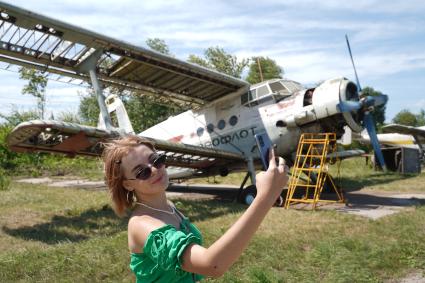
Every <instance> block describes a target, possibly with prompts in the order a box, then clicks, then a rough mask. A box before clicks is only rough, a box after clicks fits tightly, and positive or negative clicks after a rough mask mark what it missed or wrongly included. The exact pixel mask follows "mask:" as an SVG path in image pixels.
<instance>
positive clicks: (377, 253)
mask: <svg viewBox="0 0 425 283" xmlns="http://www.w3.org/2000/svg"><path fill="white" fill-rule="evenodd" d="M331 170H336V168H335V167H334V168H332V169H331ZM333 172H336V171H333ZM334 175H335V174H334ZM241 176H242V175H239V176H238V175H233V176H231V177H229V179H227V180H226V179H224V180H223V179H221V178H217V179H216V180H215V181H216V182H226V181H227V182H228V183H235V184H238V181H239V182H240V180H241V178H242V177H241ZM229 180H230V181H229ZM201 181H202V180H201ZM203 181H204V182H208V181H209V182H212V179H211V178H210V180H203ZM339 181H340V182H341V184H343V186H344V187H346V189H347V190H359V189H363V190H376V191H385V192H422V193H425V185H424V181H425V174H421V175H418V176H401V175H398V174H390V173H387V174H384V173H379V172H373V171H371V170H370V169H369V168H368V167H366V166H364V160H363V159H357V160H350V161H344V163H343V166H342V168H341V178H340V180H339ZM175 203H176V204H177V206H178V207H179V208H180V209H181V210H182V211H183V212H184V213H185V214H186V215H188V216H189V217H190V218H191V219H192V220H193V221H194V222H195V224H196V225H197V226H198V227H199V228H200V230H201V231H202V232H203V235H204V238H205V244H206V245H207V246H208V245H209V244H211V243H212V242H213V241H214V240H216V239H217V238H218V237H219V236H220V235H221V234H222V233H223V232H224V231H225V230H226V229H227V228H228V227H229V226H230V225H231V224H232V223H233V222H234V221H235V220H236V219H237V218H238V217H239V215H240V214H241V213H242V212H243V211H244V209H245V207H244V206H242V205H239V204H235V203H230V202H224V201H218V200H183V199H181V200H177V201H175ZM0 219H1V221H0V224H1V230H0V282H16V281H18V282H58V281H59V282H88V281H90V282H98V281H102V282H122V281H123V282H131V281H134V277H133V275H132V274H131V273H130V271H129V268H128V263H129V256H128V250H127V243H126V242H127V235H126V219H120V218H117V217H116V216H115V215H114V214H113V212H112V210H111V208H110V206H109V199H108V195H107V193H106V192H105V191H98V190H85V189H71V188H52V187H47V186H44V185H28V184H22V183H17V182H12V185H11V188H10V189H9V190H6V191H0ZM424 239H425V206H416V207H414V208H413V209H410V210H406V211H404V212H401V213H398V214H394V215H390V216H387V217H383V218H380V219H379V220H376V221H373V220H370V219H367V218H363V217H360V216H354V215H350V214H342V213H338V212H335V211H332V210H318V211H299V210H294V209H290V210H284V209H281V208H273V209H272V211H271V212H270V213H269V215H268V216H267V217H266V219H265V221H264V223H263V224H262V226H261V227H260V229H259V231H258V232H257V234H256V236H255V237H254V239H253V240H252V242H251V244H250V245H249V247H248V249H247V250H246V251H245V252H244V254H243V256H242V257H241V258H240V259H239V260H238V262H237V263H236V264H235V265H234V266H233V267H232V268H231V270H230V271H229V272H228V273H226V275H225V276H223V277H222V278H219V279H215V280H212V279H209V280H208V281H210V282H385V281H387V280H397V279H398V278H402V277H404V276H406V275H407V274H410V273H411V272H424V271H425V240H424ZM393 282H394V281H393Z"/></svg>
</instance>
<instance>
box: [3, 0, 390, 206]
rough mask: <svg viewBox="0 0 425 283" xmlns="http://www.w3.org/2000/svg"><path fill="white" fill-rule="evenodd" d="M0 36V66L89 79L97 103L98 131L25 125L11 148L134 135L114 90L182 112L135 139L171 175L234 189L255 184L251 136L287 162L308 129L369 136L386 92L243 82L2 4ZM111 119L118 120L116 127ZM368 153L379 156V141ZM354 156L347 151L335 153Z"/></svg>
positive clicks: (332, 82) (334, 83)
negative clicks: (220, 180) (230, 181)
mask: <svg viewBox="0 0 425 283" xmlns="http://www.w3.org/2000/svg"><path fill="white" fill-rule="evenodd" d="M0 35H1V36H0V61H3V62H6V63H8V64H12V65H18V66H22V67H26V68H34V69H37V70H41V71H43V72H46V74H47V73H48V74H50V76H51V77H55V76H56V78H57V80H62V79H63V78H67V79H68V80H69V81H70V82H71V81H72V82H75V81H77V82H78V81H81V82H88V83H89V84H90V85H91V86H92V87H93V89H94V91H95V93H96V95H97V100H98V104H99V107H100V119H99V125H98V127H90V126H86V125H79V124H73V123H65V122H60V121H54V120H34V121H28V122H24V123H22V124H20V125H18V126H17V127H16V128H15V129H14V130H13V131H12V133H11V134H10V135H9V137H8V144H9V146H10V148H11V149H13V150H15V151H18V152H32V151H43V152H53V153H63V154H67V155H70V156H75V155H86V156H98V155H100V154H101V151H102V147H101V146H100V143H99V142H102V141H106V140H108V139H111V138H116V137H119V136H123V135H127V134H134V131H133V128H132V126H131V121H129V119H128V116H127V113H126V111H125V108H123V104H122V102H121V101H120V99H119V98H118V97H117V96H113V95H112V96H109V97H105V95H104V89H106V88H108V87H117V88H121V89H125V90H128V91H131V92H133V93H134V94H135V95H144V96H148V97H150V98H151V99H153V100H155V101H156V102H158V103H165V104H170V103H173V104H175V105H178V106H179V107H181V109H189V110H186V111H184V112H182V113H181V114H178V115H176V116H173V117H170V118H168V119H167V120H165V121H163V122H161V123H159V124H157V125H155V126H153V127H152V128H149V129H146V130H144V131H143V132H141V133H137V134H138V135H140V136H143V137H146V138H148V139H150V140H151V141H152V142H153V143H154V145H155V147H156V149H157V150H158V151H161V152H163V153H165V154H166V155H167V165H168V172H169V175H170V178H193V177H202V176H211V175H217V174H220V175H223V176H224V175H227V174H228V173H230V172H236V171H245V172H248V173H247V177H246V178H245V179H244V181H243V183H242V185H241V188H242V187H243V186H244V183H245V182H246V180H247V179H248V178H249V177H250V179H251V182H252V184H255V170H256V169H257V168H259V167H260V166H261V163H260V162H259V151H258V148H257V146H256V142H255V139H254V135H255V134H264V133H265V134H267V135H268V137H269V138H270V140H271V141H272V143H273V144H275V145H276V146H277V148H276V151H277V154H278V155H280V156H283V157H285V158H286V159H287V160H292V159H293V157H294V156H293V155H294V152H295V151H296V148H297V144H298V140H299V138H300V135H301V134H302V133H305V132H308V133H321V132H334V133H336V134H337V136H338V137H341V136H342V135H343V134H344V127H345V126H348V127H350V128H351V129H352V130H353V131H355V132H360V131H361V130H363V129H364V128H367V129H368V131H369V133H370V134H371V136H373V135H374V136H375V137H376V133H375V129H374V123H373V121H372V120H371V119H372V118H371V115H370V112H371V111H373V108H374V107H375V106H377V105H381V104H383V103H386V101H387V96H385V95H383V96H381V97H361V94H359V88H358V86H357V85H356V84H355V83H354V82H352V81H350V80H348V79H346V78H343V77H340V78H333V79H329V80H326V81H325V82H323V83H322V84H320V85H318V86H317V87H315V88H305V87H303V86H302V85H301V84H300V83H297V82H295V81H292V80H289V79H274V80H268V81H265V82H261V83H259V84H256V85H249V84H248V83H247V82H245V81H243V80H240V79H237V78H234V77H231V76H228V75H225V74H222V73H219V72H216V71H213V70H209V69H206V68H203V67H201V66H198V65H195V64H190V63H188V62H185V61H182V60H179V59H176V58H172V57H169V56H166V55H163V54H160V53H157V52H155V51H152V50H148V49H145V48H142V47H139V46H134V45H132V44H129V43H126V42H124V41H121V40H117V39H113V38H110V37H108V36H105V35H101V34H98V33H95V32H92V31H88V30H86V29H83V28H80V27H77V26H74V25H72V24H68V23H64V22H61V21H58V20H55V19H52V18H49V17H45V16H43V15H40V14H37V13H34V12H31V11H28V10H24V9H21V8H19V7H16V6H13V5H10V4H6V3H3V2H0ZM347 42H348V41H347ZM111 115H116V117H117V119H116V120H117V121H118V125H114V124H113V123H112V119H111ZM375 151H378V153H379V145H378V148H375ZM358 154H359V152H358V151H351V152H350V151H346V152H344V153H341V156H345V157H349V156H355V155H358ZM244 191H248V190H244ZM242 199H244V198H242Z"/></svg>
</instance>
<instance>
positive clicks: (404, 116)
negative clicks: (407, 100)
mask: <svg viewBox="0 0 425 283" xmlns="http://www.w3.org/2000/svg"><path fill="white" fill-rule="evenodd" d="M393 122H394V123H396V124H401V125H406V126H413V127H416V126H417V125H418V119H417V117H416V115H415V114H413V113H412V112H410V111H409V110H407V109H403V110H401V111H400V112H398V113H397V115H395V117H394V118H393Z"/></svg>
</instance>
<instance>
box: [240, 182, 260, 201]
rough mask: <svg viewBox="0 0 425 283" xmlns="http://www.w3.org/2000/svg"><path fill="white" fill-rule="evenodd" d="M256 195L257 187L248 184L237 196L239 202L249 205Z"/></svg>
mask: <svg viewBox="0 0 425 283" xmlns="http://www.w3.org/2000/svg"><path fill="white" fill-rule="evenodd" d="M256 195H257V188H256V187H255V185H250V186H248V187H246V188H245V189H243V190H242V192H241V195H240V197H239V202H240V203H242V204H246V205H251V203H252V202H253V201H254V199H255V196H256Z"/></svg>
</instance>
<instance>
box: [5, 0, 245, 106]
mask: <svg viewBox="0 0 425 283" xmlns="http://www.w3.org/2000/svg"><path fill="white" fill-rule="evenodd" d="M0 12H1V13H0V36H1V37H0V60H1V61H4V62H7V63H10V64H16V65H21V66H24V67H30V68H35V69H39V70H42V71H47V72H50V73H53V74H57V75H58V76H59V77H60V76H65V77H70V78H71V79H78V80H80V81H81V80H83V81H88V75H87V71H88V70H87V65H88V64H93V63H95V64H96V70H97V76H98V79H99V80H101V81H102V82H103V83H104V84H106V85H109V86H117V87H122V88H126V89H130V90H133V91H136V92H141V93H143V94H148V95H152V96H154V98H155V99H156V100H157V101H159V102H164V103H167V102H170V101H172V102H174V103H177V104H178V105H180V106H183V107H192V108H196V107H199V106H202V105H204V104H206V103H208V102H211V101H213V100H216V99H218V98H221V97H223V96H226V95H228V94H230V93H233V92H235V91H238V90H246V89H248V84H247V83H246V82H245V81H242V80H239V79H236V78H233V77H231V76H227V75H224V74H221V73H218V72H215V71H212V70H209V69H206V68H203V67H200V66H197V65H194V64H190V63H187V62H184V61H181V60H178V59H176V58H172V57H169V56H165V55H163V54H160V53H157V52H154V51H151V50H148V49H145V48H141V47H138V46H134V45H132V44H129V43H126V42H123V41H119V40H116V39H113V38H110V37H107V36H103V35H100V34H97V33H95V32H91V31H88V30H85V29H82V28H79V27H76V26H73V25H70V24H67V23H63V22H60V21H57V20H54V19H51V18H48V17H45V16H42V15H39V14H36V13H33V12H30V11H27V10H24V9H21V8H18V7H16V6H13V5H9V4H6V3H3V2H0Z"/></svg>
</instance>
